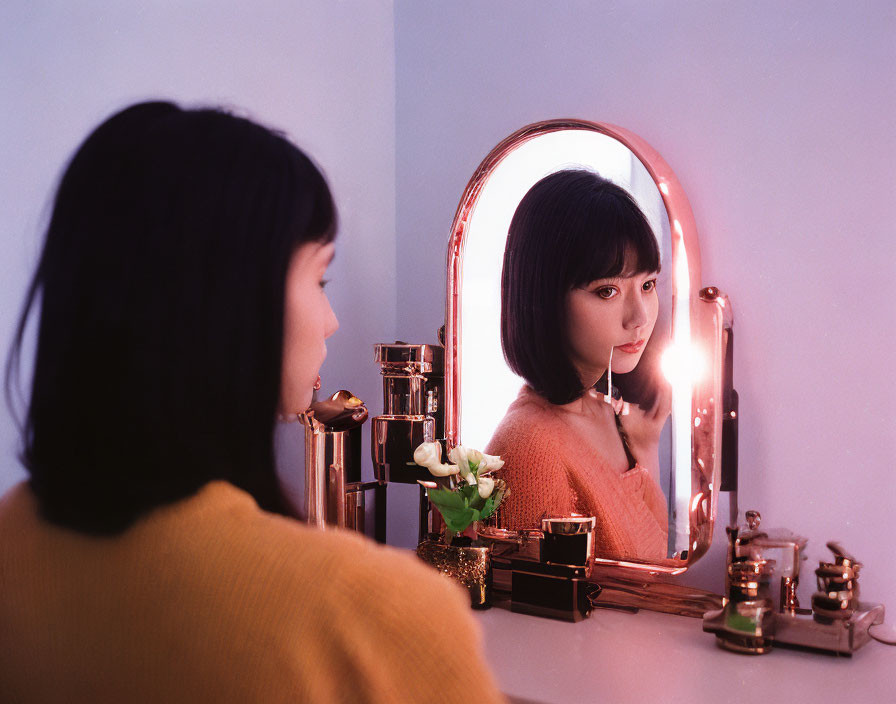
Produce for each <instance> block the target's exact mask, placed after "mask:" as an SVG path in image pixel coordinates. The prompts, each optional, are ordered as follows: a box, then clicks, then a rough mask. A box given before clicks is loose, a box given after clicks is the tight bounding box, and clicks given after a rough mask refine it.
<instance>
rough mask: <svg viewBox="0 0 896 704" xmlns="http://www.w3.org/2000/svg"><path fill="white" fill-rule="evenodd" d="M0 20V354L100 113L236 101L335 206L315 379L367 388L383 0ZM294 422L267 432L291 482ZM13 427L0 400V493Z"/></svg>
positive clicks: (389, 171)
mask: <svg viewBox="0 0 896 704" xmlns="http://www.w3.org/2000/svg"><path fill="white" fill-rule="evenodd" d="M0 28H2V29H0V32H2V41H3V43H2V45H0V52H2V60H0V164H2V168H0V202H2V203H3V208H2V209H0V346H2V351H3V355H0V356H2V357H5V352H6V348H7V346H8V341H9V339H10V335H11V333H12V329H13V325H14V321H15V319H16V317H17V315H18V311H19V308H20V306H21V300H22V296H23V294H24V290H25V286H26V281H27V278H28V276H30V274H31V271H32V269H33V267H34V264H35V262H36V258H37V254H38V252H39V246H40V240H41V237H40V225H41V222H42V221H41V215H42V213H43V209H44V206H45V204H46V203H47V200H48V198H49V195H50V191H51V189H52V186H53V184H54V181H55V179H56V178H57V175H58V174H59V172H60V169H61V167H62V166H63V164H64V162H65V161H66V160H67V159H68V157H69V156H70V154H71V153H72V151H73V150H74V149H75V147H76V146H77V144H78V143H79V142H80V140H81V139H83V138H84V136H85V135H86V134H87V132H88V130H90V129H91V128H92V127H94V126H95V125H96V124H97V123H98V122H99V121H100V120H102V119H103V118H104V117H106V116H107V115H108V114H109V113H111V112H113V111H114V110H116V109H118V108H121V107H123V106H125V105H126V104H129V103H130V102H133V101H136V100H139V99H144V98H150V97H159V96H162V97H170V98H174V99H175V100H179V101H185V102H186V103H188V104H197V103H203V104H207V103H214V104H224V105H231V106H236V107H238V108H241V109H244V110H245V111H248V114H249V115H250V116H252V117H254V118H256V119H258V120H260V121H262V122H264V123H266V124H270V125H272V126H275V127H278V128H281V129H284V130H285V131H287V132H288V133H289V134H290V135H291V136H292V138H293V139H294V140H295V141H296V143H298V144H299V145H300V146H301V147H302V148H304V149H306V150H307V151H308V152H309V153H310V154H311V155H312V156H313V157H314V158H315V160H316V161H317V162H318V163H319V164H321V165H322V167H323V170H324V171H325V172H326V174H327V177H328V179H329V181H330V183H331V185H332V188H333V191H334V195H335V198H336V201H337V204H338V206H339V211H340V236H339V241H338V243H337V257H336V260H335V262H334V264H333V266H332V269H331V275H330V278H331V279H332V286H331V292H330V297H331V301H332V303H333V307H334V309H335V310H336V313H337V315H338V316H339V318H340V321H341V324H342V326H341V329H340V330H339V332H337V333H336V335H335V336H334V337H333V338H332V339H331V341H330V345H329V347H330V356H329V358H328V359H327V362H326V364H325V366H324V369H323V372H322V375H323V377H324V390H325V391H327V390H336V389H337V388H339V386H341V385H343V384H345V385H347V386H348V387H349V388H350V389H351V390H352V391H355V392H356V393H357V394H358V395H360V396H361V397H362V398H365V399H367V398H377V396H381V395H382V392H381V390H380V383H379V378H378V376H377V370H376V367H375V365H373V364H372V362H371V359H372V353H371V344H372V342H373V341H374V340H381V339H389V338H390V337H391V336H392V335H394V329H395V288H394V283H393V281H394V273H393V272H394V261H395V236H394V228H395V177H394V169H395V119H394V110H395V107H394V106H395V92H394V65H395V64H394V41H393V13H392V3H391V1H390V0H380V1H377V2H370V1H369V0H349V1H344V2H339V3H330V2H314V3H291V2H269V1H261V2H254V3H247V2H237V1H236V0H215V1H214V2H212V1H200V0H194V1H192V2H177V1H174V0H171V1H164V2H162V1H158V2H147V3H115V2H100V1H99V0H83V1H81V2H77V3H71V2H66V1H64V0H59V1H56V2H50V1H47V0H43V1H42V2H32V1H31V0H11V1H7V2H4V3H3V4H2V6H0ZM360 370H363V371H364V372H365V373H360ZM334 387H335V388H334ZM109 410H110V412H114V409H109ZM296 430H297V429H296V427H295V426H291V427H290V428H287V429H286V432H284V433H282V434H281V437H280V438H279V440H280V442H279V445H280V449H281V457H282V462H281V464H282V466H283V471H284V473H285V474H286V476H287V480H288V481H289V482H290V483H291V484H297V483H298V481H297V480H298V478H299V477H298V475H300V474H301V455H302V436H301V434H300V433H297V432H295V431H296ZM15 432H16V431H15V427H14V425H13V422H12V419H11V417H10V415H9V413H8V412H7V410H6V408H5V406H4V407H3V410H2V412H0V493H2V491H3V490H4V489H5V488H6V487H8V486H9V485H11V484H12V483H13V482H15V481H17V480H18V479H19V478H21V477H22V476H24V473H23V472H22V471H21V469H20V468H19V467H18V463H17V462H16V460H15V456H14V448H15V444H16V437H15Z"/></svg>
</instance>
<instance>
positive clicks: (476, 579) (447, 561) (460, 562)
mask: <svg viewBox="0 0 896 704" xmlns="http://www.w3.org/2000/svg"><path fill="white" fill-rule="evenodd" d="M417 556H418V557H419V558H420V559H421V560H423V561H424V562H426V563H427V564H429V565H432V566H433V567H435V568H436V569H437V570H438V571H439V572H441V573H442V574H446V575H448V576H449V577H451V578H452V579H454V580H455V581H457V582H459V583H460V584H462V585H463V586H464V587H466V588H467V591H469V593H470V605H471V606H472V607H473V608H474V609H487V608H489V607H490V606H491V570H490V567H491V549H490V548H488V547H474V546H472V545H470V546H458V545H447V544H445V543H444V542H443V541H442V540H441V539H440V538H439V536H437V535H434V534H430V537H429V538H428V539H427V540H423V541H422V542H421V543H420V544H419V545H418V546H417Z"/></svg>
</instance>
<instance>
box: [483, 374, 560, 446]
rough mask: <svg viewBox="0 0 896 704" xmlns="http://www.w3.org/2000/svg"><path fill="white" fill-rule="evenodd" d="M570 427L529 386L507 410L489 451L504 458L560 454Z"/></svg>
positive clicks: (490, 442)
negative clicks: (536, 453) (509, 455)
mask: <svg viewBox="0 0 896 704" xmlns="http://www.w3.org/2000/svg"><path fill="white" fill-rule="evenodd" d="M569 434H570V431H569V426H568V424H566V423H564V422H563V420H562V418H561V417H560V415H559V411H557V410H556V409H555V408H553V407H552V406H551V404H550V403H549V402H548V401H546V400H545V399H543V398H541V397H540V396H539V395H538V394H537V393H535V392H534V391H533V390H532V389H530V388H529V387H524V388H523V390H522V391H520V394H519V396H518V397H517V398H516V400H515V401H514V402H513V403H512V404H511V405H510V407H509V408H508V409H507V413H505V414H504V417H503V418H502V419H501V422H500V423H499V424H498V427H497V428H496V429H495V432H494V434H493V435H492V438H491V440H490V441H489V443H488V445H487V447H486V450H485V451H486V452H487V453H489V454H496V455H501V456H502V457H505V456H506V455H508V454H517V453H526V454H530V453H532V452H539V453H540V452H551V453H555V454H556V453H558V452H559V451H560V450H561V449H562V447H563V446H564V444H565V443H566V442H567V441H568V440H569Z"/></svg>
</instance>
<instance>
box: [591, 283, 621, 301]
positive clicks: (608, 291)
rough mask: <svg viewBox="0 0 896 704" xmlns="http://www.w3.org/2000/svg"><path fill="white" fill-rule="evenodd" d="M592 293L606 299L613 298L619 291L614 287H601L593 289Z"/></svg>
mask: <svg viewBox="0 0 896 704" xmlns="http://www.w3.org/2000/svg"><path fill="white" fill-rule="evenodd" d="M594 293H595V294H597V295H598V296H599V297H601V298H603V299H607V298H613V297H614V296H615V295H616V294H617V293H619V290H618V289H616V288H615V287H614V286H601V287H600V288H598V289H595V290H594Z"/></svg>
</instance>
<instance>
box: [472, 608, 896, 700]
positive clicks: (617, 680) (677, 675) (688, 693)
mask: <svg viewBox="0 0 896 704" xmlns="http://www.w3.org/2000/svg"><path fill="white" fill-rule="evenodd" d="M477 618H478V620H479V623H480V624H481V626H482V629H483V632H484V636H485V651H486V657H487V658H488V660H489V664H490V665H491V667H492V670H493V672H494V673H495V675H496V677H497V679H498V684H499V686H500V687H501V689H502V691H504V692H505V693H506V694H508V695H509V696H511V697H512V698H513V699H514V700H515V701H520V702H544V703H549V702H563V703H564V704H572V703H575V702H588V703H591V702H639V703H640V702H650V703H654V702H688V703H689V704H695V703H699V702H713V703H714V704H715V703H716V702H739V703H741V704H762V703H772V702H785V703H787V704H792V703H795V702H831V703H832V704H853V703H856V704H866V703H868V704H870V703H876V702H887V703H891V704H896V647H894V646H887V645H883V644H882V643H878V642H876V641H873V640H872V641H871V642H870V643H868V644H866V645H865V646H864V647H862V648H861V649H859V651H858V652H856V653H855V654H854V655H853V656H852V657H851V658H849V657H837V656H833V655H823V654H815V653H808V652H803V651H794V650H787V649H784V648H776V649H774V650H773V651H772V652H770V653H768V654H766V655H739V654H736V653H731V652H728V651H726V650H722V649H721V648H719V647H718V646H717V645H716V642H715V636H713V635H712V634H709V633H704V632H703V627H702V622H701V621H700V619H695V618H686V617H683V616H671V615H668V614H660V613H654V612H650V611H643V610H642V611H640V612H639V613H637V614H629V613H623V612H618V611H611V610H604V609H598V610H595V611H594V613H593V614H592V615H591V617H590V618H588V619H586V620H584V621H581V622H579V623H566V622H563V621H555V620H552V619H546V618H539V617H537V616H528V615H524V614H515V613H511V612H510V611H507V610H505V609H503V608H492V609H490V610H488V611H483V612H477ZM887 621H888V622H889V621H891V619H890V618H888V619H887Z"/></svg>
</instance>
